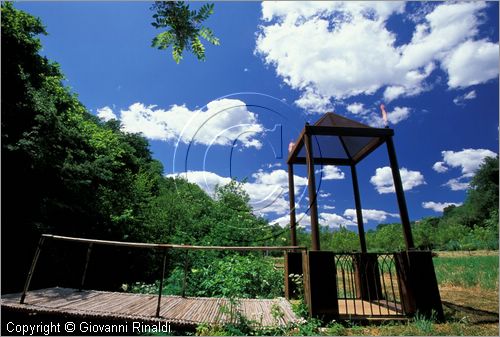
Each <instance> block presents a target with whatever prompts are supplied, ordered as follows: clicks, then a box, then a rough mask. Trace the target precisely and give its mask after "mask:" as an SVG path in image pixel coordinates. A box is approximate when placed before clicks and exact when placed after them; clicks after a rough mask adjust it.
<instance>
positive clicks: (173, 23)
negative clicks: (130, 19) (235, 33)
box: [152, 1, 220, 63]
mask: <svg viewBox="0 0 500 337" xmlns="http://www.w3.org/2000/svg"><path fill="white" fill-rule="evenodd" d="M152 9H153V10H154V11H155V14H154V15H153V18H154V19H155V21H154V22H153V23H152V25H153V27H155V28H160V29H161V28H168V30H166V31H164V32H161V33H160V34H158V35H157V36H156V37H155V38H154V39H153V42H152V46H153V47H156V48H158V49H167V48H168V47H170V46H172V57H173V58H174V60H175V62H177V63H179V62H180V61H181V60H182V53H183V52H184V50H186V51H189V52H192V53H193V54H194V55H195V56H196V57H197V58H198V59H199V60H205V46H204V45H203V43H202V42H201V40H200V37H202V38H204V39H205V40H207V41H208V42H210V43H211V44H213V45H216V46H217V45H219V43H220V42H219V39H218V38H217V37H215V36H214V33H213V32H212V30H211V29H210V28H208V27H205V26H202V23H203V21H205V20H207V19H208V18H209V17H210V15H212V14H213V12H214V5H213V4H204V5H203V6H201V7H200V9H199V10H191V9H190V8H189V4H187V3H186V2H184V1H157V2H155V3H154V5H153V7H152Z"/></svg>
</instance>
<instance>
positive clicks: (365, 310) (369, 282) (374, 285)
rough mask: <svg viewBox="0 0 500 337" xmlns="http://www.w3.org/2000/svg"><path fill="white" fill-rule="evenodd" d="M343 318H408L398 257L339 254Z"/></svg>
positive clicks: (339, 297)
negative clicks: (397, 268) (399, 273)
mask: <svg viewBox="0 0 500 337" xmlns="http://www.w3.org/2000/svg"><path fill="white" fill-rule="evenodd" d="M335 268H336V283H337V299H338V302H339V314H340V315H341V316H404V315H405V312H404V305H403V304H404V303H403V296H401V290H400V284H399V280H398V274H397V271H396V263H395V257H394V254H376V253H354V254H335Z"/></svg>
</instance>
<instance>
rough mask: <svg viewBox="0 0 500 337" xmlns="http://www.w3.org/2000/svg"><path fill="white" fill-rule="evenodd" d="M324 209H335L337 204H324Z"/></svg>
mask: <svg viewBox="0 0 500 337" xmlns="http://www.w3.org/2000/svg"><path fill="white" fill-rule="evenodd" d="M323 209H335V206H330V205H323Z"/></svg>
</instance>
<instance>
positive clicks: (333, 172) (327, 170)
mask: <svg viewBox="0 0 500 337" xmlns="http://www.w3.org/2000/svg"><path fill="white" fill-rule="evenodd" d="M320 172H322V173H323V178H322V179H323V180H340V179H344V178H345V174H344V172H342V171H341V170H340V169H339V168H338V167H337V166H334V165H325V166H323V168H322V169H321V170H316V173H320Z"/></svg>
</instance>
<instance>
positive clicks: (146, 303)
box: [2, 288, 299, 327]
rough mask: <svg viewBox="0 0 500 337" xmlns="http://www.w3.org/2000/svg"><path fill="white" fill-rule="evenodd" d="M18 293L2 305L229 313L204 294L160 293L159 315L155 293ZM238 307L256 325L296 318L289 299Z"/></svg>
mask: <svg viewBox="0 0 500 337" xmlns="http://www.w3.org/2000/svg"><path fill="white" fill-rule="evenodd" d="M20 297H21V294H19V293H17V294H7V295H2V309H3V308H8V309H11V310H18V311H29V312H38V313H44V314H53V315H70V316H77V317H80V318H100V319H114V320H116V319H118V320H129V321H130V320H134V321H142V322H151V323H156V322H159V321H162V322H165V321H168V322H169V323H170V324H173V325H190V326H195V325H198V324H200V323H209V324H210V323H212V324H216V323H226V322H229V321H230V314H229V313H227V312H226V310H221V308H223V307H225V308H229V306H230V304H229V301H228V300H227V299H222V298H207V297H180V296H163V297H162V301H161V303H162V304H161V309H160V316H161V317H159V318H158V317H155V314H156V305H157V303H158V295H145V294H130V293H117V292H104V291H96V290H83V291H78V290H75V289H69V288H47V289H40V290H33V291H29V292H28V294H27V296H26V300H25V303H24V304H20V303H19V299H20ZM238 302H239V303H238V310H239V311H240V312H241V313H242V314H243V315H244V316H245V317H246V318H247V319H250V320H252V321H253V322H255V325H259V326H263V327H266V326H276V325H286V324H288V323H292V322H297V321H299V318H298V317H297V316H296V315H295V313H294V312H293V311H292V308H291V306H290V303H289V302H288V301H287V300H285V299H284V298H279V299H273V300H268V299H240V300H238ZM276 306H278V307H279V308H280V309H281V311H282V312H283V316H282V317H276V318H275V317H273V316H272V314H271V309H272V308H276Z"/></svg>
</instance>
